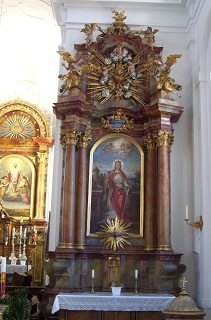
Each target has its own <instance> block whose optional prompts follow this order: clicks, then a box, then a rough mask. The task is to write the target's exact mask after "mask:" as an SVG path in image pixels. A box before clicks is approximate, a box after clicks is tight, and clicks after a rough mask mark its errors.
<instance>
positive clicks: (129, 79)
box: [86, 45, 148, 106]
mask: <svg viewBox="0 0 211 320" xmlns="http://www.w3.org/2000/svg"><path fill="white" fill-rule="evenodd" d="M143 54H144V50H143V51H141V52H139V53H138V54H137V55H136V56H133V55H132V53H131V52H130V51H129V50H128V49H127V48H124V47H123V46H120V45H119V46H117V47H116V48H115V49H114V50H113V51H112V52H111V53H110V56H109V57H106V56H104V55H103V54H101V53H99V52H97V51H94V50H93V51H92V53H91V57H90V59H89V64H88V65H89V67H90V70H91V72H88V78H89V93H90V94H91V95H92V97H93V99H94V100H97V101H99V102H100V104H104V103H105V102H107V101H108V100H112V99H115V100H116V104H117V106H119V105H120V104H121V102H122V100H130V101H131V102H132V103H133V104H134V105H136V104H137V103H140V104H141V105H145V102H144V101H143V99H142V95H143V92H144V90H145V89H146V88H147V86H148V76H147V73H146V70H145V69H144V66H143V63H142V56H143ZM86 68H87V67H86Z"/></svg>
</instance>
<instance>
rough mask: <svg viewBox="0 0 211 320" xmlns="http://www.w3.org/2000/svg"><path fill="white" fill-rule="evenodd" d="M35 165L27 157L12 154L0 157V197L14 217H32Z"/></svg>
mask: <svg viewBox="0 0 211 320" xmlns="http://www.w3.org/2000/svg"><path fill="white" fill-rule="evenodd" d="M34 194H35V167H34V164H33V162H32V161H31V160H29V159H28V158H27V157H25V156H22V155H19V154H12V155H6V156H2V157H1V158H0V197H1V200H2V204H3V207H4V208H5V210H6V211H7V213H8V214H9V216H11V217H14V218H20V217H22V218H23V219H29V218H30V217H31V218H33V212H34V200H35V198H34Z"/></svg>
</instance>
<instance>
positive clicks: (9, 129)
mask: <svg viewBox="0 0 211 320" xmlns="http://www.w3.org/2000/svg"><path fill="white" fill-rule="evenodd" d="M38 130H39V129H38V124H37V122H36V121H35V120H34V119H33V118H31V117H30V116H29V115H28V114H26V113H24V112H20V111H14V112H12V113H8V114H7V115H5V116H4V117H3V118H2V121H1V130H0V137H3V138H31V137H33V136H36V135H37V134H38V133H39V132H38Z"/></svg>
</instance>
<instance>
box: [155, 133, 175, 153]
mask: <svg viewBox="0 0 211 320" xmlns="http://www.w3.org/2000/svg"><path fill="white" fill-rule="evenodd" d="M153 136H154V138H155V141H156V145H157V147H167V148H168V149H169V151H170V150H171V146H172V144H173V135H172V132H171V131H168V130H159V131H157V132H156V133H154V134H153Z"/></svg>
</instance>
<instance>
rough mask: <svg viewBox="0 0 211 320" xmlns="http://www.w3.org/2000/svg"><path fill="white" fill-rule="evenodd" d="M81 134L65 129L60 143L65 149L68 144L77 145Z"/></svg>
mask: <svg viewBox="0 0 211 320" xmlns="http://www.w3.org/2000/svg"><path fill="white" fill-rule="evenodd" d="M80 135H81V132H79V131H76V130H72V129H63V130H62V131H61V137H60V142H61V145H62V146H63V147H66V146H67V145H68V144H73V145H76V144H77V142H78V138H79V136H80Z"/></svg>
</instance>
